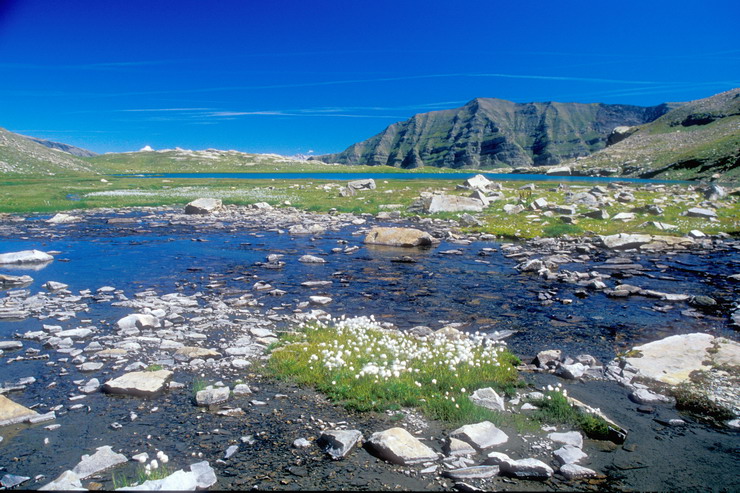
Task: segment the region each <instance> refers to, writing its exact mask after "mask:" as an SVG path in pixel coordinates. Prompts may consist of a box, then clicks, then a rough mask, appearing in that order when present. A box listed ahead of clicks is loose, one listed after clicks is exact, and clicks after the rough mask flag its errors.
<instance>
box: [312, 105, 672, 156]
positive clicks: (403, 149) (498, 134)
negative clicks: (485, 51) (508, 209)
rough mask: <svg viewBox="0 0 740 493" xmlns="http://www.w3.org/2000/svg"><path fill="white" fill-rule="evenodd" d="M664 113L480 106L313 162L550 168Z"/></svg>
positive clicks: (403, 127)
mask: <svg viewBox="0 0 740 493" xmlns="http://www.w3.org/2000/svg"><path fill="white" fill-rule="evenodd" d="M669 110H670V107H669V106H668V105H665V104H663V105H659V106H653V107H640V106H629V105H609V104H601V103H594V104H582V103H556V102H548V103H525V104H520V103H513V102H511V101H505V100H501V99H490V98H478V99H474V100H473V101H470V102H469V103H468V104H466V105H465V106H463V107H461V108H457V109H452V110H443V111H433V112H430V113H421V114H418V115H415V116H414V117H412V118H411V119H409V120H407V121H405V122H400V123H395V124H393V125H391V126H389V127H388V128H386V129H385V130H384V131H383V132H381V133H380V134H378V135H376V136H374V137H372V138H370V139H368V140H365V141H363V142H359V143H357V144H354V145H352V146H350V147H349V148H348V149H347V150H345V151H344V152H341V153H338V154H328V155H324V156H318V157H317V158H316V159H320V160H322V161H324V162H337V163H342V164H369V165H382V164H385V165H389V166H394V167H401V168H417V167H420V166H437V167H450V168H481V169H485V168H497V167H520V166H542V165H553V164H558V163H560V162H562V161H564V160H567V159H572V158H576V157H579V156H587V155H590V154H591V153H593V152H595V151H598V150H600V149H603V148H604V147H605V145H606V139H607V137H608V136H609V134H610V133H611V132H612V130H613V129H614V128H615V127H617V126H620V125H630V126H632V125H640V124H643V123H646V122H650V121H653V120H655V119H656V118H658V117H659V116H661V115H663V114H664V113H666V112H667V111H669Z"/></svg>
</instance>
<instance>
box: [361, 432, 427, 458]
mask: <svg viewBox="0 0 740 493" xmlns="http://www.w3.org/2000/svg"><path fill="white" fill-rule="evenodd" d="M368 445H369V446H370V448H371V449H372V450H373V451H374V452H375V454H376V455H377V456H378V457H380V458H381V459H383V460H387V461H388V462H392V463H393V464H401V465H409V464H418V463H420V462H427V461H431V460H437V453H436V452H435V451H434V450H432V449H431V448H429V447H428V446H426V445H424V444H423V443H422V442H421V441H420V440H419V439H418V438H416V437H414V436H413V435H412V434H411V433H409V432H408V431H406V430H404V429H403V428H390V429H388V430H385V431H379V432H376V433H373V434H372V435H370V439H369V440H368Z"/></svg>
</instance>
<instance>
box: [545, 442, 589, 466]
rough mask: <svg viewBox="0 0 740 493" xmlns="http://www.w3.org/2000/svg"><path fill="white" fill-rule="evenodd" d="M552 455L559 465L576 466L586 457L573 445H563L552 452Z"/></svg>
mask: <svg viewBox="0 0 740 493" xmlns="http://www.w3.org/2000/svg"><path fill="white" fill-rule="evenodd" d="M552 455H553V456H555V460H557V461H558V463H559V464H561V465H562V464H576V463H578V462H580V461H582V460H583V459H585V458H586V457H588V456H587V455H586V454H585V453H583V451H582V450H581V449H580V448H578V447H574V446H573V445H563V446H562V447H560V448H559V449H557V450H556V451H555V452H553V453H552Z"/></svg>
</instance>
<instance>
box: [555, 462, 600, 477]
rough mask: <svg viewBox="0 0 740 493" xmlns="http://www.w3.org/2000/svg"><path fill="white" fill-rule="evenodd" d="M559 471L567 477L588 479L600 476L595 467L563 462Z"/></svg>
mask: <svg viewBox="0 0 740 493" xmlns="http://www.w3.org/2000/svg"><path fill="white" fill-rule="evenodd" d="M559 472H560V474H562V475H563V476H565V479H586V478H596V477H599V476H600V474H599V473H597V472H596V471H594V470H593V469H589V468H587V467H583V466H579V465H577V464H563V465H562V466H560V471H559Z"/></svg>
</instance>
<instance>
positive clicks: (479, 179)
mask: <svg viewBox="0 0 740 493" xmlns="http://www.w3.org/2000/svg"><path fill="white" fill-rule="evenodd" d="M492 183H493V182H492V181H491V180H489V179H488V178H486V177H485V176H483V175H475V176H474V177H472V178H468V179H467V180H465V183H464V185H465V186H466V187H468V188H473V189H476V190H483V191H485V190H486V189H487V188H488V187H490V186H491V184H492Z"/></svg>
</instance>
